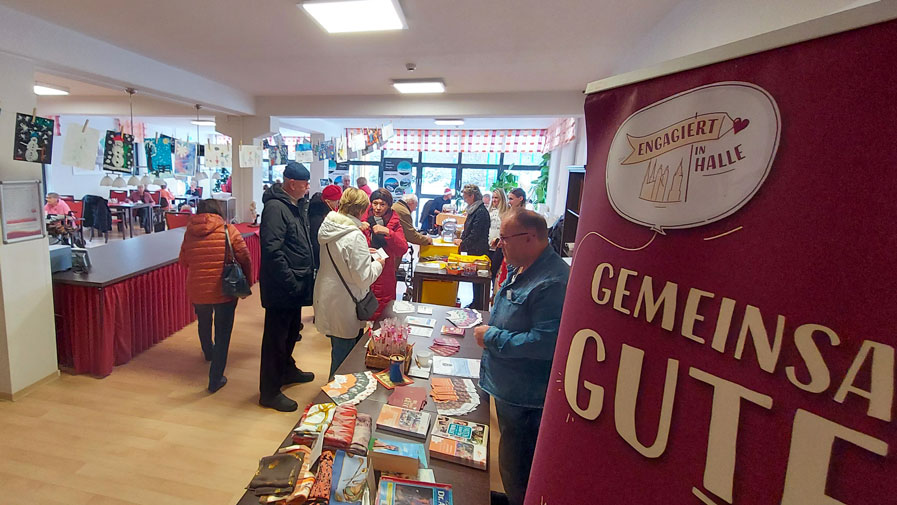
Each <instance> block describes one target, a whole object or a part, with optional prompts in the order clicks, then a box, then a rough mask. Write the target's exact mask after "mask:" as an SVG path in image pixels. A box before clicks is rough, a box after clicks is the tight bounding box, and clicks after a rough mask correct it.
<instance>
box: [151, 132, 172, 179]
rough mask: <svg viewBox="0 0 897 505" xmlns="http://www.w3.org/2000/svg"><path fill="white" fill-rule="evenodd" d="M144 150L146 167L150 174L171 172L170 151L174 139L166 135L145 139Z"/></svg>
mask: <svg viewBox="0 0 897 505" xmlns="http://www.w3.org/2000/svg"><path fill="white" fill-rule="evenodd" d="M143 140H144V148H145V150H146V165H147V167H148V168H149V170H150V171H151V172H167V171H169V170H171V165H172V162H171V151H172V150H173V149H172V147H173V146H174V139H172V138H171V137H169V136H168V135H159V136H158V137H156V138H146V139H143Z"/></svg>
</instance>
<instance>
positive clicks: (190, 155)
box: [174, 139, 196, 177]
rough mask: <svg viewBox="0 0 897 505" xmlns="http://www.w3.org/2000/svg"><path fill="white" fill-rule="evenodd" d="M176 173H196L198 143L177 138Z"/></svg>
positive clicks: (191, 175)
mask: <svg viewBox="0 0 897 505" xmlns="http://www.w3.org/2000/svg"><path fill="white" fill-rule="evenodd" d="M174 175H186V176H188V177H193V176H194V175H196V144H194V143H191V142H181V141H180V140H177V139H175V141H174Z"/></svg>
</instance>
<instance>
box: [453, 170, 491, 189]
mask: <svg viewBox="0 0 897 505" xmlns="http://www.w3.org/2000/svg"><path fill="white" fill-rule="evenodd" d="M497 178H498V169H497V168H467V167H465V168H464V169H463V170H462V171H461V188H462V189H463V188H464V186H466V185H467V184H476V185H477V186H479V187H480V192H483V193H486V192H488V191H490V189H489V188H491V187H492V183H493V182H495V179H497Z"/></svg>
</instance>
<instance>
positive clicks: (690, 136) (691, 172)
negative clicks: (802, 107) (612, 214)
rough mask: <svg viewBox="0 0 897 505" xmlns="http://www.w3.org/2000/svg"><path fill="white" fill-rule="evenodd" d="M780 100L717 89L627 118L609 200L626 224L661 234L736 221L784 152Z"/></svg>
mask: <svg viewBox="0 0 897 505" xmlns="http://www.w3.org/2000/svg"><path fill="white" fill-rule="evenodd" d="M780 133H781V120H780V117H779V108H778V106H777V105H776V102H775V100H774V99H773V98H772V96H770V94H769V93H767V92H766V90H764V89H762V88H760V87H758V86H756V85H754V84H750V83H747V82H718V83H714V84H708V85H706V86H701V87H699V88H694V89H690V90H688V91H684V92H682V93H679V94H677V95H673V96H671V97H669V98H665V99H663V100H661V101H659V102H656V103H653V104H651V105H649V106H647V107H645V108H643V109H641V110H639V111H638V112H636V113H634V114H632V115H631V116H629V117H628V118H627V119H626V121H624V122H623V124H622V125H621V126H620V128H619V129H618V130H617V133H616V135H615V136H614V140H613V142H612V143H611V146H610V152H609V153H608V156H607V196H608V198H609V199H610V202H611V205H612V206H613V208H614V210H616V211H617V213H618V214H620V215H621V216H623V217H624V218H626V219H628V220H629V221H632V222H634V223H638V224H641V225H644V226H648V227H650V228H651V229H654V230H657V231H659V232H661V233H663V230H664V229H665V228H673V229H676V228H693V227H696V226H703V225H705V224H709V223H712V222H714V221H718V220H720V219H722V218H724V217H726V216H729V215H731V214H732V213H734V212H735V211H737V210H738V209H740V208H741V207H742V206H743V205H744V204H746V203H747V202H748V201H749V200H750V199H751V198H752V197H753V196H754V194H756V192H757V190H758V189H760V186H762V185H763V181H765V180H766V176H767V175H769V170H770V168H771V167H772V161H773V159H774V158H775V155H776V149H778V146H779V136H780Z"/></svg>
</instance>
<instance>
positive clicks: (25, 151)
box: [12, 113, 54, 163]
mask: <svg viewBox="0 0 897 505" xmlns="http://www.w3.org/2000/svg"><path fill="white" fill-rule="evenodd" d="M53 125H54V121H53V120H52V119H47V118H45V117H40V116H32V115H30V114H21V113H16V130H15V136H16V137H15V142H14V145H15V147H14V148H13V154H12V159H14V160H18V161H30V162H33V163H51V160H52V158H53Z"/></svg>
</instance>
